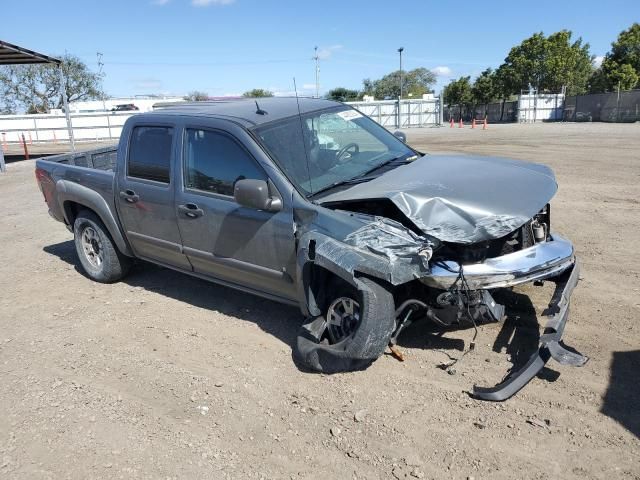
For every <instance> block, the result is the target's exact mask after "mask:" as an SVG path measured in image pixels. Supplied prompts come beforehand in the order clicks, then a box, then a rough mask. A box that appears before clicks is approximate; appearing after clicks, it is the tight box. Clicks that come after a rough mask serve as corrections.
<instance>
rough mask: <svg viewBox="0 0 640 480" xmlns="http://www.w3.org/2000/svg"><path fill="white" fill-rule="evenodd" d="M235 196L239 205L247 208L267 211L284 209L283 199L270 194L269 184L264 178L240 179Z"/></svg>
mask: <svg viewBox="0 0 640 480" xmlns="http://www.w3.org/2000/svg"><path fill="white" fill-rule="evenodd" d="M233 198H234V199H235V201H236V202H237V203H238V205H242V206H243V207H247V208H255V209H256V210H266V211H267V212H279V211H280V210H281V209H282V200H280V199H279V198H276V197H273V196H271V195H270V194H269V185H268V184H267V182H265V181H264V180H251V179H248V178H245V179H242V180H238V181H237V182H236V184H235V186H234V188H233Z"/></svg>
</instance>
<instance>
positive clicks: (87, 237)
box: [82, 227, 104, 268]
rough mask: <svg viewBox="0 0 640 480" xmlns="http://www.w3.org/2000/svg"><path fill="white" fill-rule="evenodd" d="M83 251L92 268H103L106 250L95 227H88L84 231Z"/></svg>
mask: <svg viewBox="0 0 640 480" xmlns="http://www.w3.org/2000/svg"><path fill="white" fill-rule="evenodd" d="M82 249H83V250H84V255H85V257H86V259H87V261H88V262H89V263H90V264H91V266H93V267H95V268H100V267H101V266H102V261H103V260H104V258H103V252H104V250H103V249H102V242H101V241H100V237H99V236H98V232H96V230H95V229H94V228H93V227H86V228H85V229H84V230H83V231H82Z"/></svg>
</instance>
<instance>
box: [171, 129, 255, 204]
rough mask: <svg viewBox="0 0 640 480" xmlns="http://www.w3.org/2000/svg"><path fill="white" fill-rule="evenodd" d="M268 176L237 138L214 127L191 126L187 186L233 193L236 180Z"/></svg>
mask: <svg viewBox="0 0 640 480" xmlns="http://www.w3.org/2000/svg"><path fill="white" fill-rule="evenodd" d="M247 178H248V179H253V180H267V176H266V174H265V173H264V171H263V170H262V168H261V167H260V166H259V165H258V164H257V163H256V161H255V160H254V159H253V158H252V157H251V156H250V155H249V153H248V152H247V151H246V150H245V149H244V148H243V147H241V146H240V145H239V144H238V143H237V142H236V141H235V140H234V139H233V138H231V137H230V136H228V135H225V134H224V133H221V132H216V131H212V130H200V129H191V128H189V129H187V133H186V142H185V174H184V182H185V185H184V186H185V188H187V189H192V190H200V191H203V192H211V193H218V194H220V195H227V196H233V188H234V186H235V183H236V181H238V180H243V179H247Z"/></svg>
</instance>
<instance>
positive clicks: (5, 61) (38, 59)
mask: <svg viewBox="0 0 640 480" xmlns="http://www.w3.org/2000/svg"><path fill="white" fill-rule="evenodd" d="M34 63H50V64H53V65H56V66H57V67H58V71H59V72H60V84H61V85H63V84H64V83H65V82H64V74H63V72H62V68H61V64H62V60H60V59H58V58H54V57H50V56H48V55H44V54H42V53H38V52H34V51H33V50H29V49H27V48H24V47H19V46H18V45H14V44H12V43H9V42H4V41H2V40H0V65H26V64H34ZM62 101H63V103H64V112H65V116H66V117H67V127H68V129H69V141H70V142H71V149H72V150H73V151H75V149H76V148H75V142H74V139H73V128H72V126H71V116H70V115H69V105H68V103H67V92H66V90H65V89H64V88H63V89H62ZM4 169H5V166H4V155H3V152H2V148H0V172H3V171H4Z"/></svg>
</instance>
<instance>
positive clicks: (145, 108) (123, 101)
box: [51, 95, 184, 114]
mask: <svg viewBox="0 0 640 480" xmlns="http://www.w3.org/2000/svg"><path fill="white" fill-rule="evenodd" d="M166 102H184V98H182V97H175V96H173V97H170V96H161V95H153V96H150V95H137V96H135V97H127V98H109V99H106V100H104V101H103V100H87V101H82V102H71V103H69V110H70V112H71V113H92V112H105V111H107V112H110V111H111V110H112V109H114V108H116V106H117V105H129V104H133V105H135V106H136V107H138V111H139V112H150V111H151V110H153V105H155V104H156V103H166ZM51 113H53V114H56V113H63V112H62V111H61V110H58V109H54V110H52V111H51Z"/></svg>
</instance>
